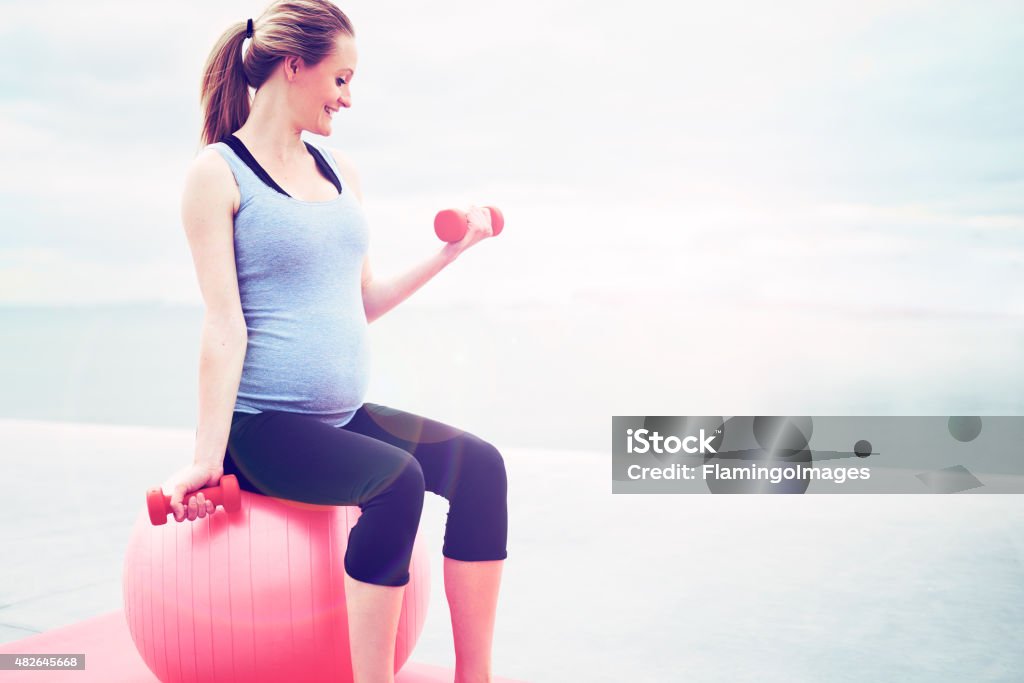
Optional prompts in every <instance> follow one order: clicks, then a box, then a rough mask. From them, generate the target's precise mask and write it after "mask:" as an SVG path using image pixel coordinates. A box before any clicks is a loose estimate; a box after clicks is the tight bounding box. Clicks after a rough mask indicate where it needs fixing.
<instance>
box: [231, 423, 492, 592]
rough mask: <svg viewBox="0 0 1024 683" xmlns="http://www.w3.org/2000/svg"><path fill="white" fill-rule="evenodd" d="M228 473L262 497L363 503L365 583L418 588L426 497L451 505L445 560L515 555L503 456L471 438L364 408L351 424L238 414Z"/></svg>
mask: <svg viewBox="0 0 1024 683" xmlns="http://www.w3.org/2000/svg"><path fill="white" fill-rule="evenodd" d="M224 474H234V475H235V476H236V477H238V484H239V486H240V487H241V488H242V489H244V490H246V491H251V492H253V493H261V494H264V495H268V496H273V497H275V498H286V499H289V500H296V501H300V502H304V503H312V504H315V505H358V506H359V508H360V509H361V510H362V515H361V516H360V517H359V521H358V522H356V525H355V526H354V527H353V528H352V531H351V532H350V534H349V540H348V550H347V551H346V552H345V571H346V572H348V574H349V576H351V577H352V578H354V579H358V580H359V581H364V582H366V583H374V584H378V585H382V586H404V585H405V584H407V583H408V582H409V562H410V559H411V557H412V546H413V541H414V540H415V538H416V531H417V529H418V528H419V521H420V513H421V512H422V510H423V498H424V491H431V492H433V493H436V494H438V495H439V496H443V497H445V498H447V499H448V501H449V507H448V521H447V522H446V526H445V533H444V547H443V548H442V551H441V552H442V554H443V555H444V556H445V557H450V558H452V559H455V560H465V561H483V560H503V559H505V558H506V556H507V554H508V553H507V551H506V547H505V546H506V541H507V538H508V504H507V498H508V496H507V490H508V484H507V480H506V476H505V462H504V459H503V458H502V456H501V454H500V453H499V452H498V450H497V449H496V448H495V447H494V446H492V445H491V444H489V443H488V442H486V441H484V440H483V439H481V438H479V437H476V436H474V435H472V434H469V433H467V432H463V431H461V430H459V429H456V428H454V427H450V426H448V425H446V424H442V423H440V422H436V421H434V420H428V419H427V418H424V417H420V416H418V415H413V414H411V413H406V412H402V411H400V410H395V409H393V408H387V407H385V406H381V405H376V404H374V403H364V404H363V406H362V407H361V408H359V410H358V411H356V414H355V415H354V416H353V417H352V419H351V420H350V421H349V423H348V424H346V425H345V426H344V427H332V426H331V425H329V424H327V423H325V422H321V421H320V420H318V419H316V418H314V417H311V416H309V415H304V414H301V413H288V412H281V411H264V412H262V413H256V414H250V413H241V412H235V413H234V415H233V416H232V420H231V433H230V436H229V438H228V448H227V453H226V454H225V456H224Z"/></svg>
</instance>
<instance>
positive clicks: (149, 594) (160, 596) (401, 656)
mask: <svg viewBox="0 0 1024 683" xmlns="http://www.w3.org/2000/svg"><path fill="white" fill-rule="evenodd" d="M360 514H362V513H361V511H360V510H359V508H358V507H355V506H324V505H308V504H305V503H298V502H295V501H290V500H284V499H281V498H272V497H269V496H263V495H259V494H254V493H251V492H249V491H242V509H241V510H239V511H237V512H225V511H224V510H223V509H221V508H217V512H216V513H215V514H213V515H212V516H209V517H205V518H203V519H197V520H195V521H194V522H188V521H185V522H181V523H178V522H175V521H174V519H173V518H170V519H169V520H168V522H167V524H165V525H163V526H153V525H152V523H151V522H150V520H149V515H148V513H147V512H146V510H145V508H143V509H142V510H141V511H140V513H139V516H138V518H137V519H136V521H135V526H134V528H133V529H132V535H131V539H130V540H129V543H128V550H127V553H126V555H125V562H124V609H125V618H126V619H127V620H128V630H129V631H130V632H131V635H132V640H134V641H135V647H136V648H137V649H138V651H139V654H140V655H141V656H142V659H143V660H144V661H145V662H146V665H147V666H148V667H149V669H150V670H151V671H152V672H153V674H154V675H155V676H156V677H157V678H159V679H160V680H161V681H163V682H164V683H172V682H178V681H181V682H185V681H187V682H188V683H193V682H195V683H199V682H204V681H209V682H210V683H213V682H214V681H216V682H217V683H241V682H242V681H245V682H246V683H263V682H264V681H266V682H268V683H269V682H270V681H274V682H275V683H276V682H277V681H282V680H291V681H303V682H306V681H311V682H312V681H332V682H337V681H344V682H351V681H352V659H351V655H350V652H349V641H348V618H347V612H346V606H345V584H344V578H345V567H344V557H345V549H346V548H347V547H348V534H349V530H350V529H351V528H352V527H353V526H354V525H355V523H356V521H357V520H358V519H359V516H360ZM409 575H410V579H409V583H408V584H407V585H406V586H405V597H404V599H403V601H402V616H401V620H400V621H399V624H398V640H397V642H396V646H395V671H396V672H397V671H398V670H399V669H401V668H402V665H403V664H405V662H406V660H408V658H409V654H410V653H411V652H412V649H413V647H414V646H415V645H416V641H417V639H418V638H419V636H420V633H421V632H422V630H423V622H424V620H425V619H426V616H427V606H428V603H429V598H430V563H429V559H428V557H427V555H426V552H425V551H424V549H423V547H422V544H421V543H420V541H419V538H417V539H416V542H415V543H414V545H413V553H412V562H411V564H410V567H409Z"/></svg>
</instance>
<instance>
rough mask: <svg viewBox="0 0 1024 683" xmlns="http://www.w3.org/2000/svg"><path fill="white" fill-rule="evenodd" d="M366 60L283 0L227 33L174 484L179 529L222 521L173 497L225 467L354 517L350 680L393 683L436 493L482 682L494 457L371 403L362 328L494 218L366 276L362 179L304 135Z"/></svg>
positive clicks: (460, 642) (334, 108)
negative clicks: (411, 264)
mask: <svg viewBox="0 0 1024 683" xmlns="http://www.w3.org/2000/svg"><path fill="white" fill-rule="evenodd" d="M246 43H247V44H246ZM356 61H357V56H356V45H355V34H354V30H353V28H352V25H351V23H350V22H349V20H348V18H347V17H346V16H345V15H344V14H343V13H342V12H341V11H340V10H339V9H338V8H337V7H336V6H335V5H333V4H332V3H331V2H329V1H328V0H291V1H288V2H275V3H274V4H273V5H271V6H270V7H269V8H268V9H267V10H266V11H265V12H264V13H263V14H262V15H261V16H260V17H258V18H256V19H255V20H252V19H249V20H248V21H240V22H239V23H237V24H236V25H234V26H232V27H231V28H230V29H228V30H227V31H226V32H225V33H224V34H223V35H222V36H221V38H220V40H219V41H218V42H217V44H216V45H215V46H214V48H213V50H212V52H211V54H210V56H209V58H208V60H207V63H206V67H205V73H204V75H203V81H202V96H201V101H202V107H203V114H204V127H203V134H202V138H203V143H204V144H205V147H204V148H203V149H202V151H201V152H200V153H199V154H198V155H197V157H196V159H195V160H194V162H193V163H192V166H191V168H190V169H189V171H188V176H187V179H186V184H185V190H184V197H183V200H182V220H183V223H184V227H185V232H186V234H187V237H188V241H189V246H190V248H191V251H192V257H193V260H194V263H195V268H196V273H197V276H198V280H199V286H200V289H201V291H202V295H203V299H204V302H205V309H206V310H205V318H204V322H203V329H202V338H201V353H200V361H199V416H198V429H197V432H196V444H195V454H194V462H193V463H192V464H190V465H189V466H187V467H184V468H183V469H182V470H180V471H179V472H177V473H175V474H173V475H172V476H171V477H170V478H169V479H168V480H167V481H166V482H165V483H164V490H165V491H166V492H167V493H169V494H170V495H171V507H172V509H173V511H174V517H175V520H177V521H179V522H181V521H184V520H185V519H189V520H194V519H196V518H198V517H204V516H205V515H207V514H210V513H212V512H213V509H214V507H213V504H212V502H210V501H208V500H205V499H204V498H203V496H202V494H199V495H197V496H196V500H193V501H192V502H190V503H189V504H188V505H187V506H183V504H182V501H183V500H184V499H185V496H186V495H187V494H188V493H190V492H192V491H196V490H198V489H200V488H203V487H204V486H209V485H215V484H217V483H218V482H219V481H220V478H221V477H222V476H223V475H224V474H234V475H235V476H236V477H237V478H238V481H239V484H240V485H241V487H242V488H243V489H245V490H248V491H252V492H255V493H260V494H264V495H268V496H274V497H279V498H287V499H291V500H296V501H302V502H306V503H313V504H319V505H358V506H359V507H360V509H361V510H362V516H361V517H360V518H359V521H358V523H357V524H356V525H355V527H354V528H353V529H352V531H351V535H350V538H349V544H348V550H347V552H346V554H345V558H344V566H345V574H346V575H345V577H344V581H345V595H346V601H347V604H348V617H349V626H350V634H351V638H350V644H351V649H352V661H353V667H354V673H355V680H356V681H357V682H358V683H370V682H372V683H376V682H378V681H393V680H394V676H393V673H392V664H393V660H394V647H395V637H396V631H397V627H398V621H399V614H400V609H401V603H402V593H403V588H402V587H403V586H404V585H405V584H407V583H408V582H409V563H410V559H411V555H412V547H413V540H414V538H415V535H416V531H417V528H418V525H419V519H420V513H421V510H422V505H423V499H424V492H425V491H431V492H433V493H435V494H438V495H440V496H443V497H445V498H446V499H447V500H448V501H449V512H448V518H447V522H446V527H445V535H444V546H443V548H442V554H443V555H444V583H445V593H446V595H447V598H448V604H449V607H450V610H451V617H452V631H453V634H454V641H455V656H456V675H455V680H456V682H457V683H462V682H470V681H472V682H474V683H477V682H484V681H490V680H491V678H490V675H491V674H490V666H491V663H490V659H491V641H492V635H493V632H494V618H495V610H496V606H497V598H498V588H499V584H500V581H501V571H502V567H503V565H504V562H503V560H504V559H505V557H506V555H507V553H506V539H507V535H508V514H507V481H506V476H505V466H504V461H503V459H502V456H501V454H500V453H499V452H498V451H497V449H495V447H494V446H492V445H491V444H490V443H488V442H487V441H484V440H483V439H481V438H479V437H477V436H474V435H473V434H469V433H467V432H464V431H462V430H459V429H456V428H454V427H451V426H448V425H446V424H442V423H440V422H436V421H434V420H430V419H427V418H424V417H420V416H418V415H413V414H410V413H406V412H403V411H401V410H396V409H394V408H389V407H385V406H382V405H376V404H373V403H364V401H363V398H364V395H365V392H366V389H367V383H368V382H367V381H368V377H367V375H368V368H369V348H368V339H367V325H368V323H369V322H371V321H373V320H375V319H377V318H379V317H380V316H381V315H383V314H384V313H386V312H387V311H389V310H391V309H392V308H394V307H395V306H396V305H398V304H399V303H400V302H402V301H404V300H405V299H406V298H407V297H408V296H409V295H411V294H412V293H413V292H415V291H416V290H417V289H419V288H420V287H421V286H422V285H423V284H424V283H426V282H427V281H428V280H430V278H432V277H433V276H434V275H436V274H437V273H438V272H439V271H440V270H441V269H442V268H444V267H445V266H447V265H448V264H450V263H452V262H453V261H454V260H455V259H456V258H457V257H458V256H459V255H460V254H462V253H463V252H464V251H466V250H467V249H468V248H470V247H471V246H473V245H474V244H476V243H477V242H479V241H480V240H482V239H485V238H487V237H490V236H491V235H492V227H491V222H490V221H491V216H490V213H489V212H488V211H487V210H485V209H482V208H478V207H472V208H471V209H470V210H469V211H468V212H467V216H468V230H467V232H466V236H465V237H464V238H463V239H462V240H461V241H459V242H453V243H448V244H446V245H445V246H444V247H443V248H442V249H440V251H439V252H438V253H436V254H434V255H433V256H432V257H430V258H429V259H427V260H426V261H425V262H424V263H422V264H421V265H419V266H418V267H416V268H413V269H412V270H411V271H410V272H408V273H406V274H404V275H402V276H401V277H398V278H396V279H394V280H391V281H381V280H380V279H378V278H375V277H374V276H373V271H372V270H371V268H370V263H369V260H368V258H367V248H368V244H369V233H368V225H367V221H366V218H365V215H364V213H363V210H362V196H361V191H360V188H359V178H358V175H357V174H356V171H355V169H354V168H353V166H352V164H351V162H349V161H348V160H346V158H345V157H344V155H342V154H341V153H340V152H339V151H337V150H334V149H330V148H327V147H324V146H318V145H313V144H310V143H309V142H305V141H304V140H303V139H302V137H301V133H302V131H304V130H305V131H310V132H311V133H315V134H317V135H321V136H329V135H330V134H331V131H332V125H333V124H332V118H333V117H334V116H335V115H336V114H337V113H338V112H339V111H340V110H341V109H346V108H348V107H350V106H351V104H352V101H351V92H350V87H351V84H352V81H353V78H354V77H355V75H356ZM249 88H252V89H254V90H255V95H254V96H253V97H252V98H250V95H249Z"/></svg>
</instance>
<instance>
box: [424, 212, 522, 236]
mask: <svg viewBox="0 0 1024 683" xmlns="http://www.w3.org/2000/svg"><path fill="white" fill-rule="evenodd" d="M484 208H485V209H489V210H490V212H491V229H492V231H493V232H494V235H495V236H498V235H500V234H501V229H502V228H504V227H505V217H504V216H502V215H501V211H498V209H496V208H494V207H493V206H486V207H484ZM468 228H469V226H468V224H467V223H466V212H465V211H459V210H458V209H445V210H444V211H438V212H437V215H436V216H434V232H435V233H437V236H438V237H440V238H441V239H443V240H444V241H445V242H461V241H462V238H463V237H465V236H466V230H467V229H468Z"/></svg>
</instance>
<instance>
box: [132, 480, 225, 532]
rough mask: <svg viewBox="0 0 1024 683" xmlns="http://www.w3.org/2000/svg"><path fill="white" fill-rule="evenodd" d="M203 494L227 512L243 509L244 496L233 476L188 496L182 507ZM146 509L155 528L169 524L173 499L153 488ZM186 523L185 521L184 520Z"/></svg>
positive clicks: (147, 493)
mask: <svg viewBox="0 0 1024 683" xmlns="http://www.w3.org/2000/svg"><path fill="white" fill-rule="evenodd" d="M199 493H202V494H203V495H204V496H205V497H206V498H207V499H209V500H212V501H213V504H214V505H220V506H221V507H223V508H224V511H225V512H236V511H238V510H241V509H242V494H241V491H240V489H239V488H238V477H236V476H235V475H233V474H225V475H224V476H223V477H221V478H220V484H219V485H217V486H207V487H206V488H205V489H199V490H198V491H193V492H192V493H190V494H188V495H187V496H186V497H185V499H184V500H183V501H181V502H182V505H184V506H185V507H188V504H189V501H191V500H192V499H193V498H195V497H196V495H198V494H199ZM146 507H147V508H149V521H151V522H152V523H153V525H154V526H159V525H161V524H167V515H169V514H171V497H170V496H168V495H166V494H165V493H164V491H163V489H162V488H159V487H157V488H153V489H149V490H148V491H146ZM182 521H184V520H182Z"/></svg>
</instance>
